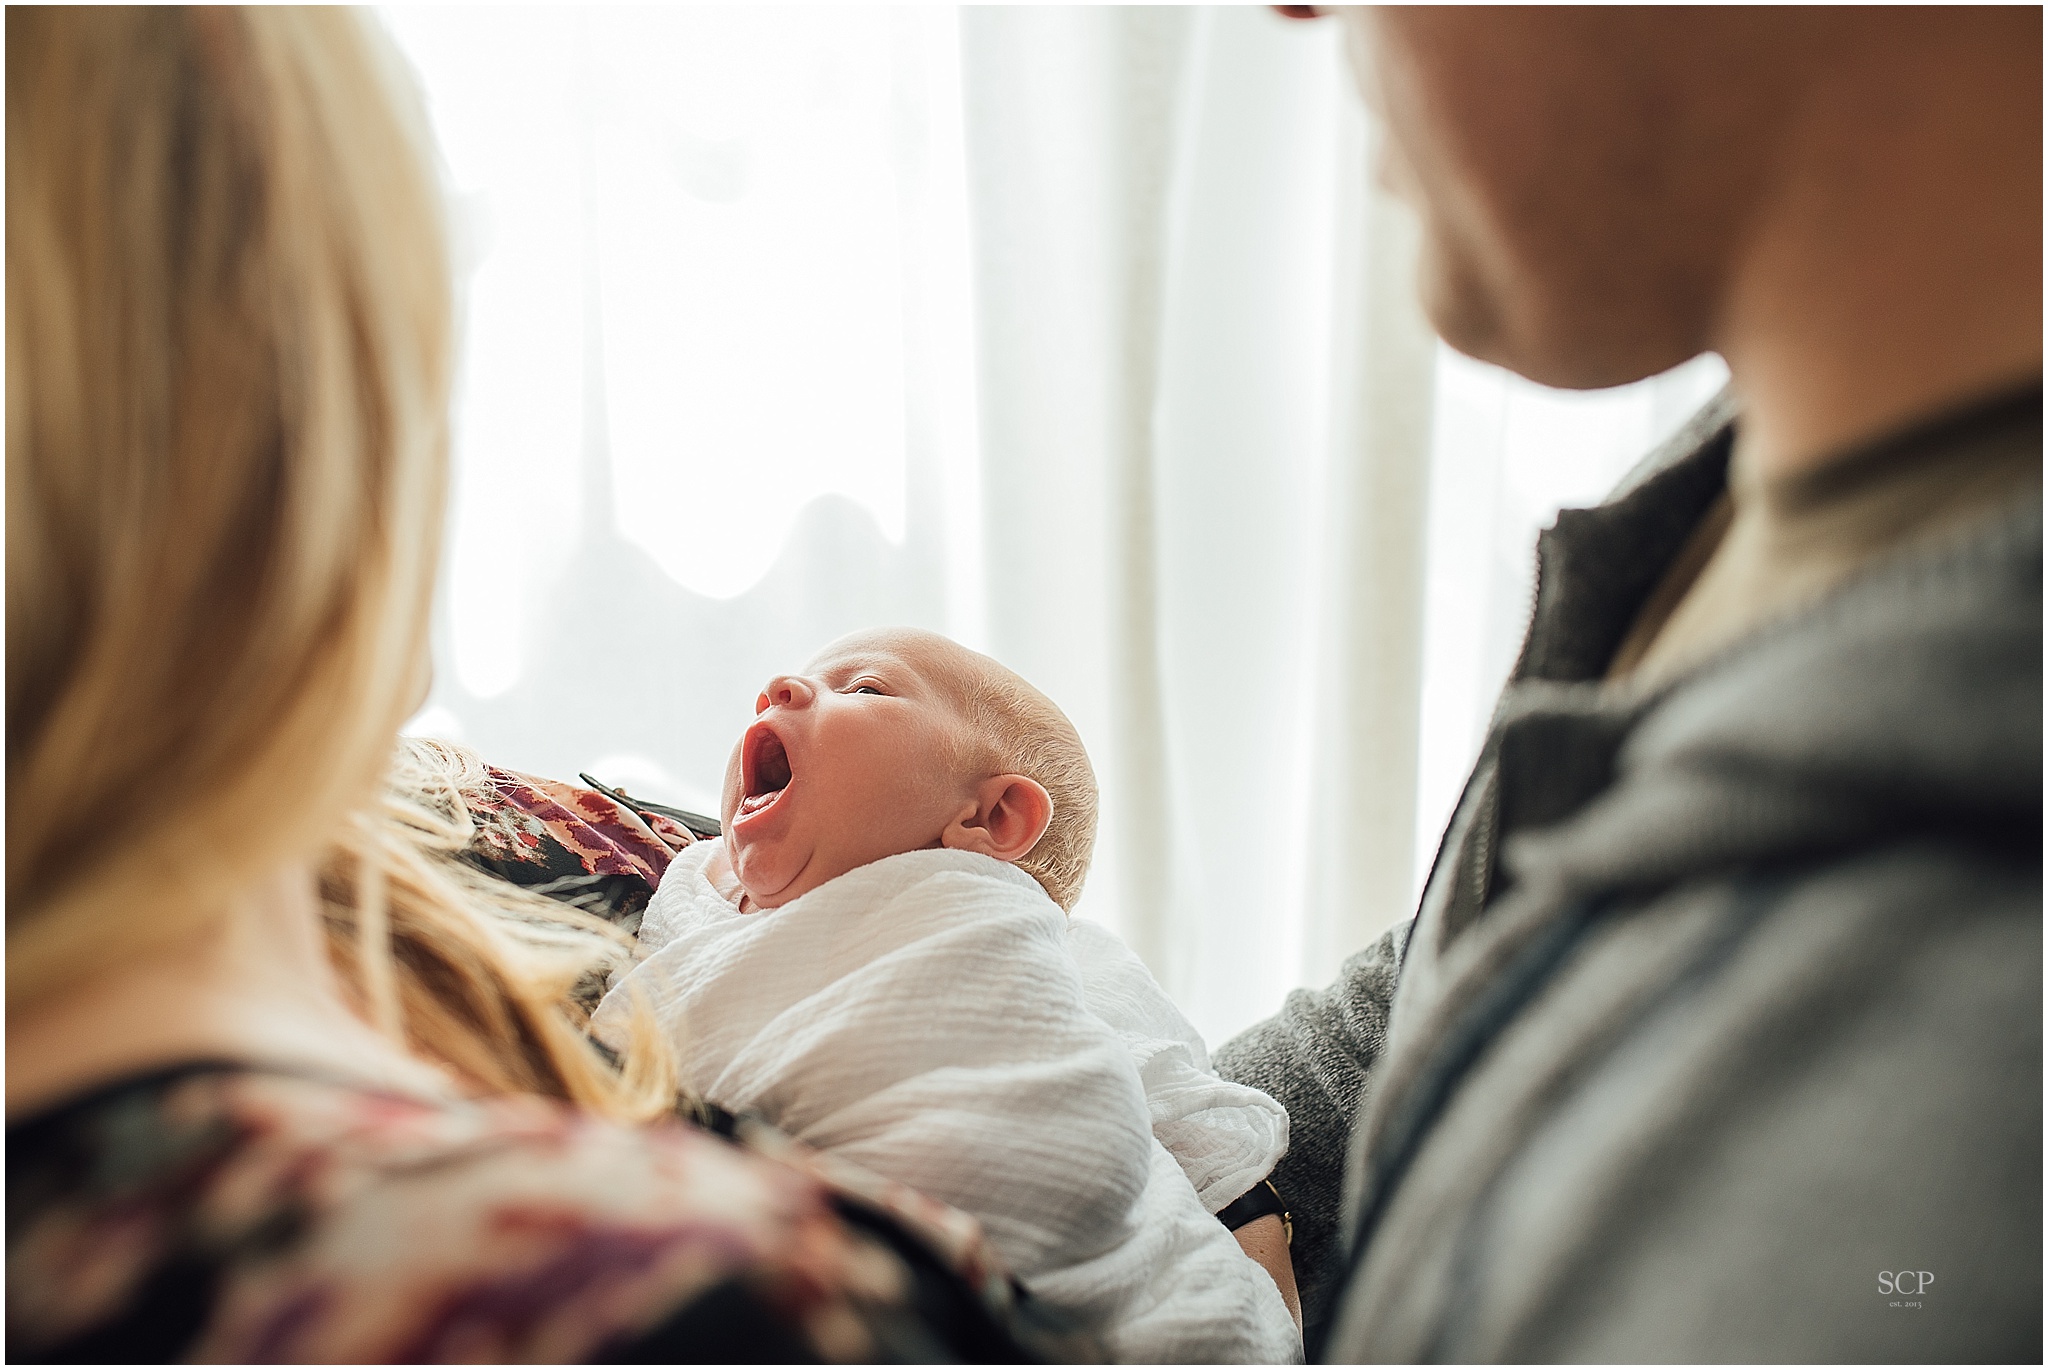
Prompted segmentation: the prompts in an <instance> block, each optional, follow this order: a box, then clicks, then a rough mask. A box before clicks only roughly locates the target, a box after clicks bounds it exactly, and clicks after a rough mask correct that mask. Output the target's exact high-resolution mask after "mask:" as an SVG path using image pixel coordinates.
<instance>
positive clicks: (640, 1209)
mask: <svg viewBox="0 0 2048 1370" xmlns="http://www.w3.org/2000/svg"><path fill="white" fill-rule="evenodd" d="M737 1133H738V1135H737V1136H735V1137H732V1138H725V1137H720V1136H717V1135H714V1134H713V1133H712V1132H710V1131H707V1130H705V1129H702V1128H697V1127H693V1126H689V1125H686V1124H684V1123H681V1122H676V1123H669V1124H663V1125H659V1126H655V1127H643V1128H631V1127H621V1126H617V1125H614V1124H611V1123H607V1122H603V1121H600V1120H598V1119H596V1118H593V1117H592V1116H590V1115H588V1114H586V1113H582V1112H579V1111H578V1110H576V1109H573V1108H570V1107H568V1106H565V1105H561V1104H556V1103H553V1102H550V1101H547V1100H542V1099H536V1098H502V1099H493V1100H486V1101H481V1102H448V1101H425V1100H419V1099H414V1098H410V1097H404V1096H400V1095H396V1094H392V1093H388V1092H384V1091H380V1090H376V1089H371V1088H365V1087H361V1086H356V1085H351V1084H348V1083H345V1082H341V1081H337V1080H332V1079H325V1078H319V1077H315V1076H311V1075H306V1074H299V1073H292V1072H287V1071H283V1070H265V1069H260V1068H253V1067H247V1066H237V1065H230V1064H223V1063H197V1064H192V1065H187V1066H183V1067H178V1068H175V1069H170V1070H166V1071H162V1072H158V1073H156V1074H153V1075H148V1076H141V1077H136V1078H133V1079H130V1080H127V1081H124V1082H121V1083H117V1084H113V1085H109V1086H107V1087H104V1088H101V1089H98V1090H95V1091H94V1092H92V1093H91V1094H89V1095H87V1096H85V1097H83V1098H80V1099H78V1100H76V1101H74V1102H72V1103H69V1104H65V1105H61V1106H59V1107H57V1108H54V1109H51V1110H48V1111H45V1112H44V1113H42V1114H40V1115H38V1116H36V1117H34V1118H31V1119H29V1120H27V1121H24V1122H22V1123H19V1124H17V1125H15V1126H12V1127H10V1128H9V1129H8V1136H7V1312H6V1319H7V1344H6V1355H7V1358H8V1359H9V1360H13V1361H171V1360H198V1361H240V1362H252V1361H357V1362H362V1361H378V1362H388V1361H397V1362H419V1361H555V1362H562V1361H571V1362H574V1361H595V1360H628V1361H650V1360H662V1361H706V1360H717V1361H733V1360H745V1361H762V1360H773V1361H817V1360H840V1361H879V1360H934V1359H977V1360H981V1359H988V1360H1016V1359H1020V1358H1032V1352H1031V1351H1030V1350H1028V1349H1027V1348H1026V1346H1025V1345H1024V1344H1023V1343H1022V1342H1020V1341H1019V1340H1017V1339H1016V1336H1017V1334H1016V1333H1015V1331H1014V1329H1015V1328H1016V1327H1018V1326H1019V1318H1018V1309H1017V1308H1016V1306H1015V1303H1014V1300H1013V1299H1012V1296H1011V1291H1010V1286H1009V1285H1008V1283H1007V1281H1006V1280H1005V1279H1004V1278H1003V1277H1002V1275H1001V1272H1000V1269H999V1267H998V1266H997V1265H996V1264H995V1262H994V1261H993V1259H992V1258H991V1257H990V1256H989V1255H988V1254H987V1252H986V1250H985V1248H983V1247H981V1246H980V1237H979V1231H978V1229H976V1228H975V1227H974V1225H973V1224H972V1222H971V1220H967V1219H964V1218H962V1217H961V1216H960V1215H958V1214H955V1213H953V1212H952V1211H951V1210H948V1209H943V1208H940V1207H939V1206H938V1205H936V1204H931V1203H930V1202H929V1201H923V1200H918V1199H917V1198H916V1197H915V1196H911V1195H909V1194H908V1193H907V1191H906V1192H904V1193H900V1194H895V1193H889V1192H886V1191H887V1187H886V1186H879V1185H877V1184H875V1183H874V1182H871V1181H864V1180H863V1179H862V1178H861V1177H859V1176H857V1175H848V1174H834V1173H833V1172H832V1170H831V1169H830V1165H831V1163H830V1162H829V1161H828V1162H824V1163H822V1164H820V1163H819V1161H818V1158H817V1157H816V1155H815V1153H805V1152H803V1151H802V1149H801V1148H798V1147H797V1146H796V1145H795V1144H794V1143H789V1142H786V1141H778V1142H774V1143H773V1144H772V1145H770V1146H768V1147H767V1148H765V1150H766V1151H773V1152H775V1153H776V1154H774V1155H769V1154H765V1153H764V1147H763V1146H762V1144H761V1143H760V1142H759V1140H757V1139H754V1138H750V1137H749V1136H748V1135H747V1130H746V1127H745V1126H744V1125H741V1126H740V1127H739V1128H738V1129H737Z"/></svg>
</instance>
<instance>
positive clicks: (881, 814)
mask: <svg viewBox="0 0 2048 1370" xmlns="http://www.w3.org/2000/svg"><path fill="white" fill-rule="evenodd" d="M754 712H755V714H756V715H757V717H756V718H755V719H754V722H753V724H752V726H750V727H749V728H748V729H747V731H746V732H745V733H743V734H742V735H741V737H740V741H739V745H738V746H736V747H734V748H733V753H732V760H731V762H730V763H729V764H728V765H727V766H726V769H725V801H724V806H723V807H724V812H723V817H724V820H725V843H726V850H727V852H728V853H729V855H730V857H731V860H732V866H733V870H734V872H735V873H736V874H737V875H738V877H739V880H740V883H741V884H742V885H743V886H745V887H746V891H747V894H748V895H749V896H750V897H751V899H752V902H753V903H755V904H758V905H760V906H762V907H764V908H775V907H778V906H780V905H782V904H786V903H788V902H789V901H790V900H792V899H795V898H796V897H797V896H798V895H801V894H804V893H807V892H808V891H810V890H814V889H816V888H817V887H818V886H820V885H822V884H824V883H825V882H826V881H827V880H830V879H832V878H833V877H834V876H839V875H844V874H845V873H846V872H848V871H850V870H853V869H855V868H856V867H859V866H864V865H867V864H868V863H869V862H871V861H879V860H881V859H882V858H883V857H885V856H895V855H898V854H899V853H902V852H907V851H918V850H921V849H924V848H930V847H953V848H958V849H962V850H967V851H978V852H981V853H982V854H984V855H987V856H993V857H995V858H996V859H997V860H999V861H1008V862H1011V863H1012V864H1014V865H1016V866H1017V867H1019V868H1020V869H1022V870H1025V871H1028V872H1029V873H1030V874H1031V875H1032V876H1033V877H1034V878H1035V879H1036V880H1037V881H1038V883H1039V884H1040V885H1042V886H1044V887H1045V892H1046V893H1047V894H1049V895H1051V896H1052V898H1053V900H1054V901H1055V902H1057V903H1058V904H1059V905H1060V907H1061V908H1064V909H1071V908H1072V907H1073V906H1074V900H1075V899H1076V898H1078V897H1079V896H1080V893H1081V882H1082V880H1083V879H1084V878H1085V877H1086V876H1087V873H1088V858H1089V856H1090V854H1091V853H1092V852H1093V850H1094V847H1095V773H1094V771H1093V770H1092V769H1090V767H1089V765H1088V753H1087V752H1086V751H1085V750H1084V749H1083V748H1082V746H1081V738H1080V735H1079V734H1078V733H1076V732H1075V731H1074V726H1073V724H1071V723H1069V722H1068V721H1067V717H1066V715H1065V714H1063V713H1061V712H1060V711H1059V709H1058V708H1057V707H1056V706H1055V705H1054V704H1053V702H1052V701H1051V700H1049V699H1047V698H1046V697H1045V696H1044V695H1042V694H1040V693H1039V692H1038V691H1037V690H1035V689H1033V688H1032V687H1031V686H1030V685H1029V684H1027V683H1025V681H1024V680H1023V679H1022V678H1021V677H1019V676H1018V675H1017V674H1016V673H1015V672H1013V671H1010V670H1008V669H1007V668H1005V667H1003V666H1002V665H1000V664H998V663H997V662H994V661H991V660H990V659H989V658H987V657H985V656H983V655H981V654H980V653H979V652H970V651H968V650H967V649H966V648H965V647H962V646H960V645H959V644H958V643H956V642H953V641H950V640H949V639H947V638H943V637H940V636H939V635H938V634H937V633H926V632H919V631H916V630H915V629H909V628H886V629H878V630H876V631H873V632H864V633H855V634H852V635H851V636H848V637H843V638H841V639H839V640H838V641H837V642H834V643H832V644H831V645H830V646H828V647H826V648H825V649H824V650H823V651H822V652H820V653H818V655H817V656H816V657H815V658H814V659H813V660H812V661H811V663H810V665H808V666H806V667H805V668H804V670H803V673H802V674H800V675H783V676H777V677H775V678H774V679H773V680H771V681H769V682H768V685H767V687H766V688H765V689H763V690H762V691H761V695H760V697H759V698H758V699H756V700H755V701H754Z"/></svg>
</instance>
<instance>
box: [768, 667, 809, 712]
mask: <svg viewBox="0 0 2048 1370" xmlns="http://www.w3.org/2000/svg"><path fill="white" fill-rule="evenodd" d="M810 702H811V687H810V684H809V683H808V682H807V681H805V680H804V678H803V677H802V676H794V675H779V676H777V677H775V679H773V680H771V681H769V682H768V688H767V689H765V690H763V691H761V697H760V698H759V699H757V700H755V701H754V712H755V713H757V714H758V713H765V712H766V711H767V710H768V709H770V708H773V707H774V706H776V705H780V706H782V707H783V708H785V709H797V708H801V707H803V706H804V705H806V704H808V703H810Z"/></svg>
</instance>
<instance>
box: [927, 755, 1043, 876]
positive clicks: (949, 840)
mask: <svg viewBox="0 0 2048 1370" xmlns="http://www.w3.org/2000/svg"><path fill="white" fill-rule="evenodd" d="M1050 822H1052V796H1051V795H1049V794H1047V793H1046V792H1045V786H1043V785H1041V784H1039V783H1038V782H1037V781H1036V780H1033V779H1032V778H1031V777H1030V776H1028V775H992V776H990V777H989V778H988V779H986V780H984V781H982V782H981V784H980V785H978V786H976V787H975V791H974V807H973V808H972V809H971V810H969V811H968V812H966V813H964V814H962V815H961V816H960V817H959V818H956V819H954V820H953V821H952V822H951V823H949V824H947V825H946V830H945V832H943V833H941V834H940V835H939V842H940V844H941V845H942V846H946V847H951V848H952V849H954V850H955V851H978V852H980V853H981V854H982V855H983V856H993V857H994V858H995V859H996V860H998V861H1019V860H1022V859H1023V858H1024V856H1025V855H1026V854H1027V853H1028V852H1030V850H1031V849H1032V848H1033V847H1035V846H1037V845H1038V839H1039V838H1041V837H1043V836H1045V828H1046V825H1047V824H1048V823H1050Z"/></svg>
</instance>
